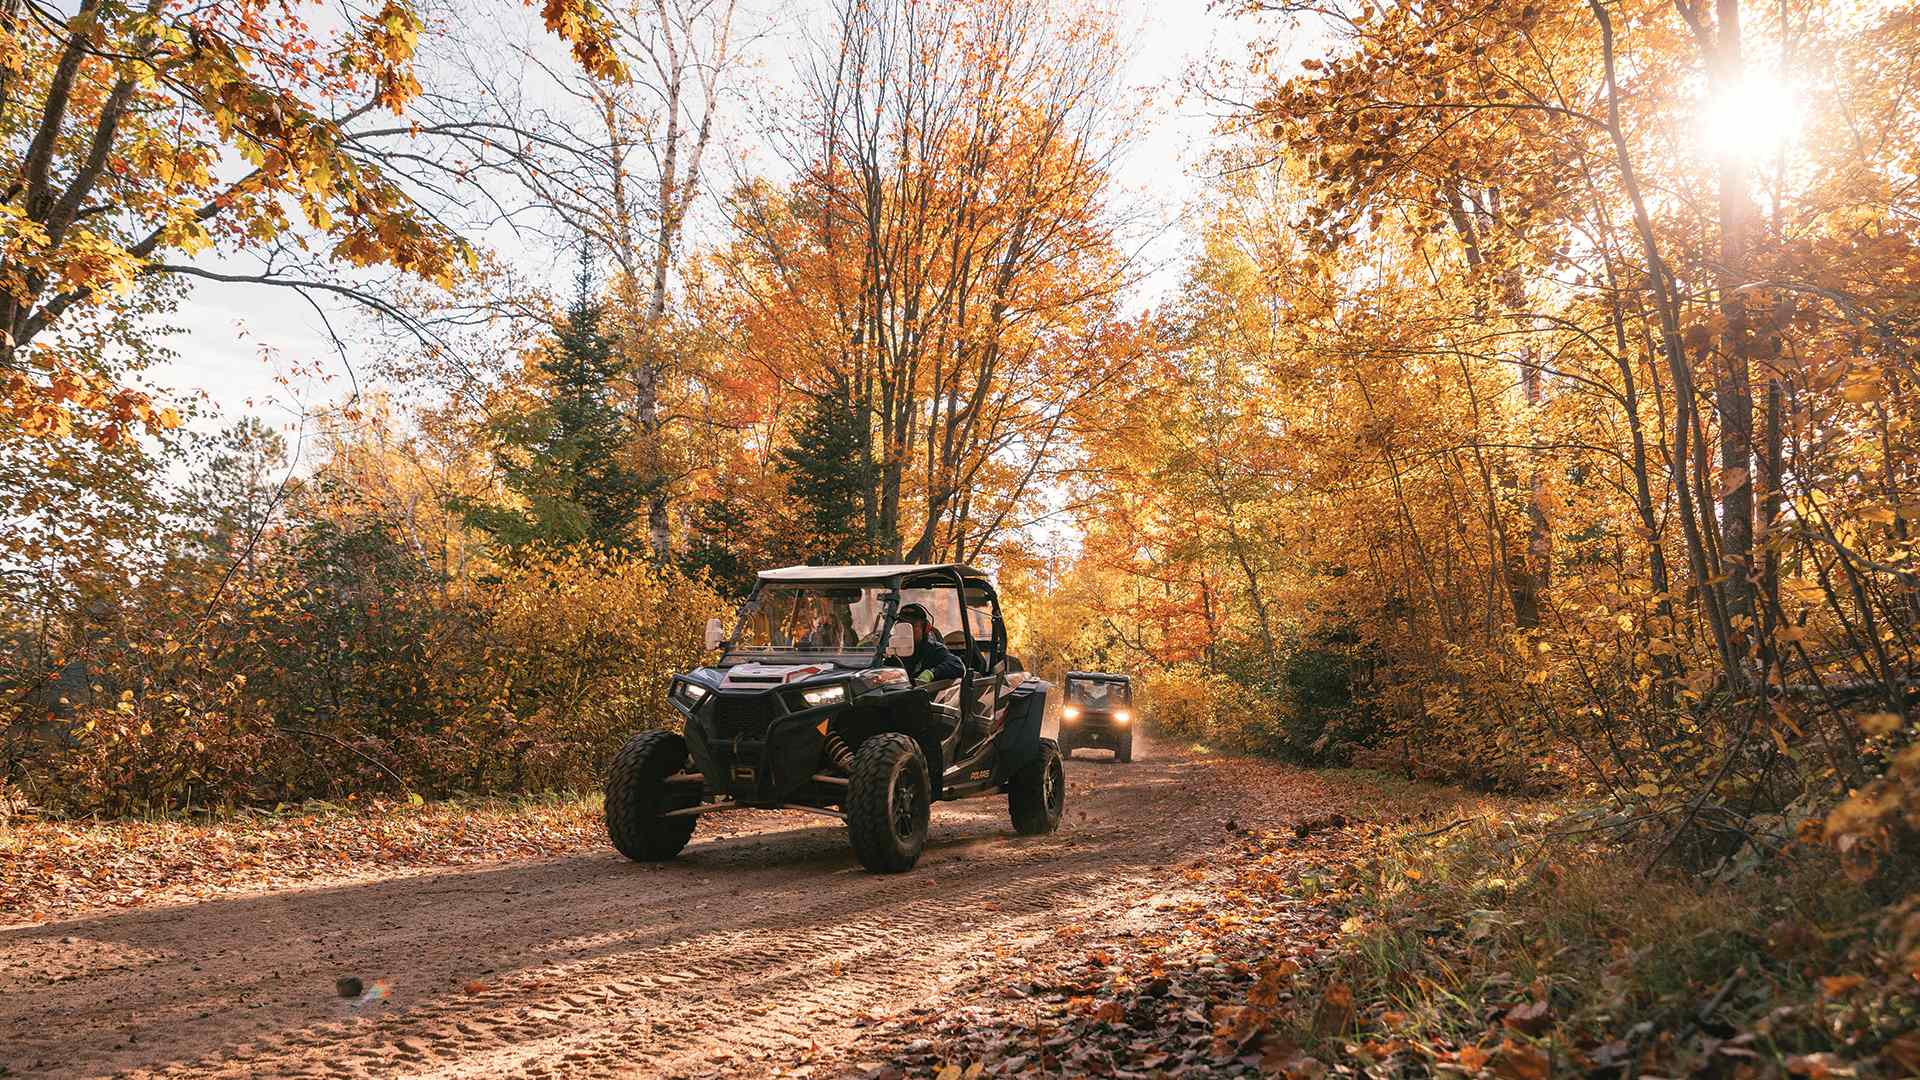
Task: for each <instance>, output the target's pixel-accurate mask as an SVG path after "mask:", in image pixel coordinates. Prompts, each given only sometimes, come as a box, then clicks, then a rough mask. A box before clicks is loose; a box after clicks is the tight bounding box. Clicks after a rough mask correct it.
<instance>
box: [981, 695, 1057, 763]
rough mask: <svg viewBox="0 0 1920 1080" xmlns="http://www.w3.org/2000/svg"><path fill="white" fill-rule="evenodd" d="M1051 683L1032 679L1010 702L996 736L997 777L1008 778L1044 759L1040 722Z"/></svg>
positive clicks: (1045, 709) (1045, 707) (1042, 718)
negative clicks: (1003, 722)
mask: <svg viewBox="0 0 1920 1080" xmlns="http://www.w3.org/2000/svg"><path fill="white" fill-rule="evenodd" d="M1048 689H1050V688H1049V687H1048V685H1047V684H1046V683H1044V682H1041V681H1040V680H1039V679H1028V680H1026V681H1025V682H1024V683H1022V684H1021V685H1020V687H1019V688H1018V689H1016V690H1015V691H1014V692H1013V694H1012V700H1010V701H1008V702H1007V720H1006V723H1005V724H1003V725H1001V727H1000V734H999V735H997V736H995V738H994V751H995V752H994V758H995V760H994V766H993V769H994V779H995V780H997V781H999V782H1000V783H1002V784H1004V783H1006V782H1007V780H1008V779H1009V778H1011V777H1013V776H1015V775H1016V774H1018V773H1019V772H1020V770H1021V769H1024V768H1026V767H1027V766H1028V765H1029V764H1031V763H1033V762H1035V761H1038V760H1039V758H1040V725H1041V723H1042V722H1043V721H1044V720H1045V719H1046V716H1047V690H1048Z"/></svg>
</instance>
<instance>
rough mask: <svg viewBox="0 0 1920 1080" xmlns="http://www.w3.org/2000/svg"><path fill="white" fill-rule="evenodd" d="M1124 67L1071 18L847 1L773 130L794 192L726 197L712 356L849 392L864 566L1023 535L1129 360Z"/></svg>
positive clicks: (1100, 35) (783, 380) (1093, 28)
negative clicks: (1042, 490) (1047, 486)
mask: <svg viewBox="0 0 1920 1080" xmlns="http://www.w3.org/2000/svg"><path fill="white" fill-rule="evenodd" d="M1119 55H1120V54H1119V44H1118V42H1117V41H1116V40H1115V38H1114V37H1113V35H1112V31H1111V28H1110V27H1109V26H1108V25H1106V23H1105V20H1104V19H1102V18H1101V17H1100V13H1098V12H1097V11H1095V10H1093V9H1090V8H1083V7H1078V6H1074V5H1070V4H1058V5H1053V4H1045V3H1032V2H1027V0H983V2H978V3H961V4H943V5H921V4H907V3H886V4H867V3H858V4H855V3H848V4H844V5H841V6H839V7H838V8H837V9H836V22H835V25H834V28H833V33H832V35H831V36H830V37H829V38H827V39H826V40H825V41H824V42H823V43H822V44H821V45H819V46H818V47H817V48H816V51H815V52H814V53H813V55H811V56H809V57H807V58H805V61H804V64H803V68H802V70H803V102H802V105H801V114H800V115H801V117H802V119H801V120H800V122H798V123H796V124H794V125H792V126H791V127H790V128H787V129H783V130H782V131H781V132H780V133H779V135H778V146H779V148H780V153H781V155H782V157H783V158H784V159H785V161H786V163H787V165H788V166H789V167H790V169H791V170H792V172H793V174H794V179H793V181H792V182H791V183H790V184H785V185H775V184H770V183H764V182H760V183H750V184H748V185H746V186H744V187H743V188H742V189H741V190H740V191H738V192H737V193H736V196H735V199H734V206H733V216H734V219H735V220H736V221H737V222H738V223H739V226H740V230H741V236H740V238H739V239H738V240H737V241H735V242H734V243H733V244H731V245H730V246H729V247H728V248H727V249H726V250H724V251H723V252H721V253H720V254H719V255H718V256H717V258H716V260H715V263H714V271H713V274H714V279H715V281H716V282H717V283H719V287H717V288H716V289H715V290H714V291H713V293H712V295H711V298H710V300H709V303H710V304H711V305H712V307H711V310H712V312H713V317H714V318H715V319H716V320H718V321H721V322H723V323H725V324H726V325H729V326H731V327H735V328H737V332H736V333H735V334H734V335H730V336H729V338H728V340H727V341H726V342H725V343H724V348H725V349H727V350H728V353H729V355H730V358H732V359H733V360H734V361H735V362H736V363H739V364H744V365H749V366H751V367H752V368H753V369H755V370H758V371H760V372H763V373H764V375H765V377H766V378H768V379H769V380H771V381H772V382H773V383H774V384H775V385H779V386H788V387H792V388H794V389H796V390H798V391H800V392H802V393H804V394H807V395H811V396H814V397H820V396H823V395H833V396H838V397H840V398H841V399H842V401H843V405H842V407H843V408H844V409H845V410H846V411H847V412H848V413H849V414H850V415H851V417H852V425H853V427H854V428H855V429H856V431H855V433H854V436H855V437H853V438H852V441H851V444H850V445H852V446H853V447H854V448H855V449H856V451H857V454H858V461H857V467H858V469H859V470H860V472H861V474H863V475H866V476H869V477H871V480H870V481H869V488H868V490H867V491H866V492H864V493H863V495H862V498H861V499H860V501H859V505H860V508H861V510H860V512H861V518H862V520H861V523H860V524H861V532H862V533H863V534H864V535H865V536H866V537H867V538H868V539H869V541H870V543H871V545H872V547H873V549H874V550H876V551H881V552H886V553H888V554H889V555H894V556H899V557H903V558H907V559H921V560H925V559H933V558H941V557H947V558H956V559H969V558H975V557H977V556H978V555H979V554H980V553H981V552H982V551H983V550H985V549H986V548H987V547H988V546H990V545H991V544H993V543H994V542H995V541H996V540H998V539H999V538H1000V537H1002V536H1003V535H1004V534H1005V533H1006V532H1007V531H1008V530H1009V529H1010V528H1012V527H1014V526H1017V525H1020V524H1022V523H1024V521H1025V516H1024V515H1025V514H1026V513H1027V512H1028V511H1030V510H1031V509H1032V499H1033V496H1034V494H1035V492H1036V489H1037V488H1038V487H1039V486H1040V485H1042V484H1044V482H1045V481H1046V479H1047V478H1048V476H1050V475H1051V470H1053V469H1056V468H1059V467H1060V465H1061V463H1062V462H1063V461H1064V457H1063V456H1062V455H1063V451H1065V450H1066V449H1067V444H1068V439H1067V434H1068V432H1069V431H1070V430H1071V423H1072V419H1073V417H1074V416H1075V415H1076V413H1077V412H1078V411H1080V410H1085V409H1091V408H1093V407H1094V406H1093V403H1094V402H1096V401H1098V400H1101V398H1102V395H1104V394H1105V392H1106V391H1107V390H1109V389H1110V388H1111V387H1112V386H1113V385H1114V384H1115V381H1116V380H1117V378H1118V375H1119V373H1120V372H1121V371H1122V370H1124V367H1125V364H1126V362H1127V361H1128V359H1129V357H1130V356H1131V355H1132V354H1133V348H1134V341H1133V338H1132V337H1131V335H1130V333H1129V332H1128V329H1127V327H1126V324H1125V323H1124V320H1123V318H1122V316H1121V312H1120V307H1119V297H1120V295H1121V291H1122V289H1123V288H1124V287H1125V286H1126V285H1127V284H1128V282H1129V281H1130V280H1131V274H1132V269H1131V266H1130V263H1129V261H1128V259H1127V257H1126V253H1125V251H1124V249H1123V247H1122V244H1121V239H1120V238H1121V236H1122V233H1123V230H1124V226H1125V220H1126V219H1125V214H1124V212H1123V211H1122V210H1121V208H1120V207H1119V206H1118V205H1117V204H1116V201H1115V197H1114V191H1113V183H1112V177H1111V167H1112V162H1113V159H1114V155H1115V154H1116V153H1117V152H1118V147H1119V146H1120V145H1121V143H1122V141H1123V139H1124V136H1125V131H1126V126H1127V124H1128V115H1127V110H1126V108H1125V107H1124V106H1123V105H1122V104H1121V88H1120V87H1119V86H1118V85H1117V84H1116V82H1115V78H1114V73H1115V72H1116V71H1117V70H1118V69H1119V67H1120V65H1119V63H1118V57H1119ZM860 432H864V435H860V434H858V433H860Z"/></svg>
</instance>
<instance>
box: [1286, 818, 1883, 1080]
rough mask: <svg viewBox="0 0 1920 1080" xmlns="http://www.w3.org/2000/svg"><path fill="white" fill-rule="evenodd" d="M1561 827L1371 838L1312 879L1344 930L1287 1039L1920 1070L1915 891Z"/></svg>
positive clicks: (1829, 1069) (1721, 1067) (1453, 1067)
mask: <svg viewBox="0 0 1920 1080" xmlns="http://www.w3.org/2000/svg"><path fill="white" fill-rule="evenodd" d="M1551 826H1552V822H1551V820H1550V818H1549V817H1548V816H1547V815H1545V814H1518V815H1517V814H1511V813H1482V814H1479V815H1472V816H1468V817H1466V818H1464V819H1462V820H1460V821H1459V822H1458V823H1451V827H1448V826H1445V825H1443V826H1442V827H1441V829H1440V830H1439V831H1438V832H1434V831H1433V830H1422V829H1417V828H1408V827H1393V828H1375V829H1363V830H1359V831H1358V832H1357V833H1356V834H1355V835H1353V836H1351V837H1350V838H1349V841H1350V842H1349V844H1348V845H1346V846H1345V847H1344V849H1343V850H1341V851H1340V852H1339V853H1338V854H1337V856H1335V857H1332V858H1329V859H1327V860H1326V862H1325V864H1324V867H1323V871H1322V872H1317V873H1310V874H1305V875H1302V876H1301V878H1300V887H1299V890H1298V893H1297V895H1299V896H1300V897H1301V898H1302V899H1306V900H1310V901H1313V902H1315V903H1316V904H1320V905H1325V906H1327V907H1328V908H1330V909H1331V913H1332V915H1334V916H1336V917H1337V918H1338V920H1339V923H1338V925H1339V932H1338V933H1337V934H1336V935H1333V940H1331V941H1328V942H1321V943H1317V944H1318V946H1319V948H1318V949H1317V950H1316V952H1317V959H1315V960H1314V961H1312V962H1309V963H1306V964H1304V965H1301V970H1300V972H1299V973H1298V974H1297V976H1296V982H1295V985H1294V987H1293V990H1292V995H1291V996H1292V1000H1291V1001H1290V1002H1288V1003H1287V1004H1286V1006H1285V1007H1284V1008H1279V1009H1276V1010H1275V1011H1274V1014H1273V1023H1274V1027H1273V1034H1274V1037H1275V1038H1276V1039H1277V1040H1279V1041H1282V1042H1285V1043H1289V1044H1291V1045H1292V1046H1295V1047H1297V1048H1298V1052H1299V1053H1300V1054H1301V1055H1302V1059H1308V1058H1310V1059H1312V1060H1314V1061H1316V1062H1324V1063H1327V1064H1334V1065H1345V1066H1349V1067H1353V1068H1356V1069H1360V1070H1362V1071H1365V1072H1368V1073H1372V1074H1376V1075H1395V1074H1402V1073H1409V1072H1411V1073H1426V1072H1431V1071H1444V1072H1447V1073H1450V1074H1454V1075H1468V1076H1472V1075H1479V1074H1482V1073H1486V1074H1489V1075H1493V1076H1500V1077H1513V1078H1522V1080H1528V1078H1533V1077H1546V1076H1552V1075H1569V1074H1585V1075H1608V1076H1613V1075H1618V1076H1641V1075H1655V1076H1678V1075H1717V1076H1732V1077H1764V1076H1781V1075H1787V1074H1791V1075H1804V1076H1814V1077H1824V1076H1860V1077H1874V1076H1882V1077H1902V1076H1913V1075H1920V1035H1915V1034H1914V1032H1915V1031H1916V1029H1917V1028H1920V984H1917V983H1916V978H1917V977H1920V949H1917V948H1916V946H1920V938H1916V932H1920V915H1916V914H1915V913H1914V911H1913V910H1912V908H1911V905H1910V903H1909V905H1908V906H1906V907H1902V906H1900V905H1895V906H1894V907H1892V908H1885V907H1881V906H1879V905H1877V904H1875V903H1874V902H1873V900H1872V899H1871V898H1870V897H1869V896H1868V895H1867V894H1866V893H1865V892H1864V891H1863V890H1862V889H1860V888H1858V887H1856V886H1854V885H1852V884H1850V883H1849V882H1848V881H1847V879H1846V878H1845V877H1844V876H1843V875H1842V874H1841V873H1840V872H1839V867H1838V864H1837V863H1836V862H1835V860H1833V859H1832V858H1831V857H1830V856H1829V855H1827V854H1826V853H1825V852H1824V851H1821V850H1819V849H1815V848H1810V847H1802V848H1797V849H1794V850H1792V851H1790V852H1789V853H1788V854H1787V855H1786V856H1785V857H1783V858H1782V859H1781V860H1780V861H1779V862H1778V863H1777V864H1775V865H1773V866H1771V867H1769V868H1767V869H1766V870H1765V871H1764V872H1761V873H1757V874H1755V875H1754V876H1752V877H1750V878H1748V879H1746V880H1742V881H1737V882H1734V883H1731V884H1721V885H1710V886H1701V885H1698V884H1697V883H1695V882H1693V881H1690V880H1685V879H1681V878H1679V877H1655V878H1653V879H1651V880H1648V879H1644V878H1643V877H1642V876H1641V868H1642V866H1643V865H1644V855H1643V853H1637V852H1636V853H1631V854H1629V853H1627V852H1624V851H1622V850H1620V849H1617V848H1612V847H1609V846H1606V845H1603V844H1599V843H1578V842H1576V841H1574V840H1571V839H1569V838H1567V837H1564V836H1563V837H1557V838H1552V842H1551V843H1549V842H1547V841H1548V840H1549V837H1548V836H1547V835H1546V833H1547V830H1548V829H1550V828H1551ZM1423 832H1431V833H1432V835H1422V833H1423ZM1276 944H1277V945H1278V946H1279V948H1278V949H1277V950H1276V952H1282V951H1284V952H1294V951H1297V950H1295V949H1291V948H1289V947H1288V946H1286V945H1284V944H1280V943H1276Z"/></svg>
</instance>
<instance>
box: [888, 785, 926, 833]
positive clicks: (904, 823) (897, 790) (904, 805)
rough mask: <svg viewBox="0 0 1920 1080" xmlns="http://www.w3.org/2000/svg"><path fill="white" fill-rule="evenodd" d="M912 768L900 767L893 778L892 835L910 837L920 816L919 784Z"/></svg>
mask: <svg viewBox="0 0 1920 1080" xmlns="http://www.w3.org/2000/svg"><path fill="white" fill-rule="evenodd" d="M914 779H915V778H914V775H913V770H912V769H911V768H907V767H902V768H901V770H900V771H899V773H897V774H895V776H894V778H893V800H892V801H893V835H895V836H897V837H899V838H900V839H902V840H906V839H910V838H911V837H912V836H913V834H914V831H915V827H916V825H917V824H918V822H919V817H920V785H919V784H917V783H915V782H914Z"/></svg>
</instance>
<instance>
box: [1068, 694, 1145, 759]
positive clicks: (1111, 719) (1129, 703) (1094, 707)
mask: <svg viewBox="0 0 1920 1080" xmlns="http://www.w3.org/2000/svg"><path fill="white" fill-rule="evenodd" d="M1065 689H1066V693H1065V695H1064V697H1063V698H1062V700H1061V703H1060V754H1061V756H1062V757H1067V756H1071V755H1072V753H1073V752H1074V750H1075V749H1077V748H1079V747H1082V746H1086V747H1101V748H1104V749H1107V750H1111V751H1113V758H1114V760H1115V761H1120V762H1130V761H1132V760H1133V680H1131V679H1129V678H1127V677H1126V676H1125V675H1109V674H1107V673H1106V672H1104V671H1069V672H1067V681H1066V687H1065Z"/></svg>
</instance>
